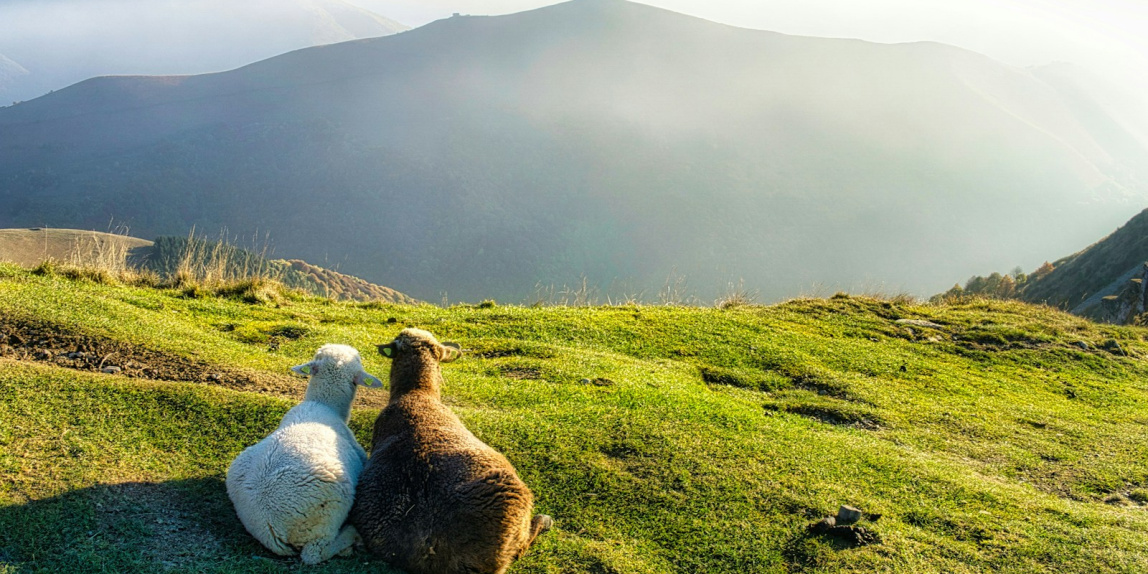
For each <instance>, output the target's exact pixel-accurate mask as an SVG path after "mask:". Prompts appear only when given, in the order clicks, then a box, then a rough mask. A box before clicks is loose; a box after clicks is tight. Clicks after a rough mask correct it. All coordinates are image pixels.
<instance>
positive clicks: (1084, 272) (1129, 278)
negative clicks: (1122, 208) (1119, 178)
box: [937, 210, 1148, 324]
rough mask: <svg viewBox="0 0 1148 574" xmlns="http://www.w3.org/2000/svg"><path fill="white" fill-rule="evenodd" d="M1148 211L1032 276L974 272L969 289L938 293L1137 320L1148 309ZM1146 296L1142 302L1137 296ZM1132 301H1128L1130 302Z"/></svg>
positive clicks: (1101, 317)
mask: <svg viewBox="0 0 1148 574" xmlns="http://www.w3.org/2000/svg"><path fill="white" fill-rule="evenodd" d="M1146 265H1148V210H1145V211H1142V212H1140V213H1139V214H1137V215H1136V216H1135V217H1133V218H1132V219H1130V220H1128V222H1127V223H1125V224H1124V225H1122V226H1120V228H1119V229H1117V230H1116V231H1114V232H1112V233H1111V234H1109V235H1108V236H1107V237H1105V238H1104V239H1101V240H1100V241H1097V242H1096V243H1093V244H1092V245H1089V246H1088V247H1086V248H1085V249H1082V250H1080V251H1078V252H1076V253H1073V254H1072V255H1069V256H1067V257H1062V258H1060V259H1057V260H1056V261H1054V262H1052V263H1047V262H1046V263H1045V264H1044V265H1043V266H1041V268H1039V269H1037V270H1036V271H1034V272H1032V273H1030V274H1027V275H1025V274H1021V275H1017V276H1015V277H1007V278H1006V277H1005V276H1003V275H1001V274H1000V273H999V272H998V273H994V274H991V275H989V276H987V277H982V276H973V277H972V278H970V279H969V280H968V281H967V282H966V283H965V285H964V287H960V286H959V285H958V286H957V287H954V288H953V289H951V290H950V291H948V292H947V293H945V294H942V295H938V296H937V297H939V298H943V297H949V296H954V295H961V294H971V295H984V296H989V297H999V298H1006V299H1019V300H1021V301H1027V302H1029V303H1039V304H1045V305H1052V306H1054V307H1058V308H1060V309H1064V310H1066V311H1071V312H1072V313H1075V314H1077V315H1081V316H1085V317H1089V318H1092V319H1097V320H1102V321H1105V322H1115V323H1121V324H1123V323H1127V322H1134V321H1136V320H1137V317H1138V316H1139V315H1141V314H1143V313H1145V312H1146V311H1148V309H1145V304H1146V303H1148V300H1145V295H1144V292H1143V286H1144V285H1145V284H1148V283H1145V281H1148V275H1146V272H1145V266H1146ZM1136 299H1140V301H1139V302H1138V303H1137V302H1136V301H1135V300H1136ZM1125 303H1127V304H1125Z"/></svg>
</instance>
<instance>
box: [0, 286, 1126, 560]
mask: <svg viewBox="0 0 1148 574" xmlns="http://www.w3.org/2000/svg"><path fill="white" fill-rule="evenodd" d="M0 317H34V318H35V319H36V320H38V321H42V322H46V323H49V324H53V325H57V326H59V328H60V329H61V330H67V331H75V332H82V333H85V334H87V335H89V336H93V337H104V338H109V339H114V340H117V341H123V342H126V343H130V344H132V345H137V346H140V347H146V348H148V349H151V350H154V351H157V352H162V353H168V354H171V355H175V356H180V357H186V358H189V359H194V360H196V361H200V362H202V363H203V364H205V365H208V366H212V365H218V366H220V367H227V368H235V369H240V368H241V369H252V370H258V371H260V372H267V373H269V374H283V373H286V369H287V368H288V367H289V366H290V365H293V364H297V363H298V362H299V361H300V360H302V359H304V358H306V357H308V356H310V355H311V354H312V353H313V352H314V350H315V349H316V348H317V347H318V346H319V345H321V344H323V343H328V342H339V343H347V344H351V345H354V346H356V347H357V348H359V349H361V350H362V351H363V352H364V359H365V364H366V367H367V369H368V370H369V371H371V372H373V373H375V374H377V375H380V376H385V375H386V370H387V367H388V365H387V363H386V361H385V360H384V359H382V358H381V357H378V356H377V355H376V354H374V353H371V352H369V350H370V349H372V348H373V345H374V344H377V343H379V342H383V341H386V340H389V338H391V337H393V336H394V335H395V334H396V333H397V332H398V331H399V330H400V329H401V328H403V327H404V326H419V327H422V328H426V329H429V330H431V331H432V332H434V333H435V334H436V335H438V336H439V338H440V339H443V340H449V341H456V342H458V343H460V344H461V345H462V346H463V348H464V349H466V350H467V351H468V352H467V354H466V356H465V357H464V359H463V360H461V361H458V362H456V363H453V364H451V365H448V366H446V367H444V371H445V376H446V388H445V399H446V400H447V402H448V403H449V404H450V405H451V406H452V408H454V409H455V410H456V412H458V413H459V415H460V416H461V417H462V418H463V420H464V421H465V422H466V424H467V425H468V427H469V428H471V429H472V430H473V431H474V432H475V433H476V434H477V435H478V436H479V437H481V438H482V439H483V440H485V441H487V442H488V443H490V444H491V445H492V446H494V447H495V448H497V449H499V450H500V451H502V452H504V453H505V454H506V455H507V456H508V457H509V458H510V460H511V461H512V462H513V463H514V464H515V466H516V467H517V469H518V470H519V472H520V474H521V475H522V476H523V478H524V480H526V482H527V483H528V484H529V485H530V486H531V487H532V488H533V489H534V492H535V495H536V499H537V505H538V510H539V511H540V512H545V513H547V514H550V515H552V516H554V518H555V521H556V528H555V530H554V531H552V532H551V533H549V534H547V535H545V536H544V537H543V538H542V539H541V542H540V544H539V545H538V546H537V547H535V548H534V549H532V550H531V552H530V553H529V555H528V556H527V557H526V558H525V559H524V560H523V561H521V562H520V563H518V564H516V565H515V566H514V567H513V568H512V572H539V573H541V572H547V573H557V572H569V573H584V572H619V573H630V572H638V573H640V572H659V573H660V572H787V571H803V570H808V571H818V572H870V571H897V572H986V571H1015V572H1047V571H1059V572H1136V571H1144V570H1145V569H1146V568H1148V507H1146V506H1143V503H1144V502H1145V501H1146V500H1148V495H1145V494H1144V493H1145V492H1148V490H1146V489H1148V365H1145V364H1144V359H1143V358H1142V357H1148V344H1145V342H1144V341H1143V337H1144V335H1145V333H1148V332H1146V331H1144V330H1142V329H1138V328H1119V327H1109V326H1098V325H1095V324H1092V323H1088V322H1085V321H1082V320H1080V319H1078V318H1075V317H1072V316H1069V315H1066V314H1062V313H1059V312H1055V311H1052V310H1049V309H1045V308H1040V307H1033V306H1028V305H1022V304H1018V303H1006V302H990V301H968V302H965V303H962V304H959V305H952V306H933V305H922V304H916V303H913V302H911V301H905V300H899V301H897V302H893V301H885V300H880V299H873V298H862V297H850V296H837V297H834V298H832V299H803V300H795V301H791V302H788V303H784V304H780V305H776V306H770V307H762V306H755V305H752V304H751V303H750V302H748V301H747V302H742V303H739V304H737V305H730V306H727V307H726V308H725V309H715V308H692V307H680V306H615V307H590V308H567V307H540V308H523V307H517V306H505V305H499V304H493V303H491V304H484V305H473V306H471V305H458V306H454V307H451V308H448V309H442V308H438V307H433V306H430V305H422V306H392V305H380V304H353V303H336V302H332V301H329V300H325V299H318V298H310V297H302V296H291V297H284V298H282V299H280V300H276V301H272V300H267V301H256V302H245V301H244V299H243V298H228V297H221V296H217V295H215V294H208V295H205V296H203V297H201V298H189V297H187V296H185V295H184V294H183V293H181V292H180V291H179V290H178V289H166V290H165V289H155V288H149V287H131V286H124V285H103V284H100V283H96V282H91V281H83V280H73V279H68V278H66V277H62V276H57V275H39V276H38V275H34V274H31V273H29V272H26V271H23V270H20V269H16V268H13V267H4V266H0ZM906 320H908V321H910V322H906ZM898 321H901V322H898ZM929 325H932V326H929ZM284 334H288V335H289V336H283V335H284ZM0 367H3V368H0V478H2V480H0V485H2V486H0V564H5V565H7V567H9V568H11V569H15V571H44V572H55V571H74V572H89V571H100V570H104V571H135V572H152V571H164V570H171V571H189V572H190V571H217V572H277V571H287V570H295V569H297V563H295V562H291V561H280V560H277V559H274V558H272V556H271V555H270V554H268V553H267V552H265V551H263V550H261V549H260V548H259V547H258V545H257V544H256V543H254V541H252V540H251V539H250V537H248V536H246V534H245V533H244V532H243V531H242V528H241V527H240V526H238V523H237V521H236V520H235V518H234V515H233V514H232V510H231V508H230V505H229V503H228V502H227V499H226V494H225V493H224V492H223V486H222V478H223V475H224V472H225V470H226V466H227V464H228V463H229V462H230V460H231V458H232V457H234V456H235V454H237V453H238V452H239V450H241V449H242V448H243V447H244V446H246V445H248V444H251V443H253V442H255V441H256V440H258V439H259V438H261V437H262V436H264V435H265V434H266V433H268V432H270V430H271V429H272V428H274V426H275V425H276V424H277V422H278V418H279V417H280V416H281V415H282V413H283V412H285V410H286V409H287V408H289V407H290V405H291V401H289V400H285V399H282V398H277V397H271V396H266V395H262V394H258V393H253V392H237V391H231V390H226V389H222V388H217V387H215V386H212V385H207V384H188V383H173V382H163V381H143V380H138V379H136V380H132V379H125V378H121V377H115V376H107V375H102V374H98V373H88V372H78V371H75V370H67V369H63V368H60V367H56V366H52V365H50V364H30V363H29V362H26V361H20V362H16V361H12V360H10V359H9V360H3V361H2V362H0ZM585 379H589V380H593V381H597V382H596V383H592V384H586V383H584V382H583V380H585ZM364 392H367V393H370V392H378V391H364ZM374 414H375V413H374V412H373V411H372V410H367V409H363V410H357V411H356V412H355V414H354V416H353V420H352V426H353V428H354V430H355V431H356V433H357V434H358V436H359V438H360V440H361V441H363V442H364V444H366V443H367V442H368V441H369V427H370V423H371V421H372V420H373V417H374ZM133 483H142V485H136V484H133ZM125 485H126V486H125ZM133 497H136V498H138V499H139V500H138V501H136V502H134V503H132V504H129V502H130V500H131V499H132V498H133ZM840 504H852V505H855V506H858V507H860V508H862V509H864V510H865V511H866V512H869V513H878V514H881V515H882V517H881V519H880V520H879V521H877V522H874V523H866V524H865V527H866V528H868V529H870V530H872V531H873V532H876V533H877V534H878V535H879V536H880V538H881V543H880V544H875V545H871V546H864V547H859V548H846V547H844V545H842V544H841V543H839V542H835V541H834V540H832V539H828V538H823V537H820V536H816V535H813V534H810V533H809V532H808V530H807V527H808V526H809V525H810V524H812V523H813V522H814V521H816V520H817V519H819V518H821V517H823V516H827V515H830V514H832V513H834V511H835V510H836V508H837V506H838V505H840ZM109 509H110V510H109ZM113 510H114V511H115V512H112V511H113ZM165 517H169V518H170V519H171V520H172V521H174V524H175V527H182V528H183V530H175V531H172V530H171V529H169V528H166V527H165V526H163V524H161V523H156V522H155V520H157V519H158V520H166V519H167V518H165ZM149 521H150V522H149ZM180 532H182V533H184V534H180ZM157 540H158V541H162V542H164V543H165V544H166V545H168V546H171V545H178V544H185V545H189V546H193V547H194V548H192V549H190V550H189V551H188V552H187V553H186V555H179V554H178V553H175V554H173V553H172V552H161V551H160V549H159V548H158V547H157V546H156V541H157ZM195 540H204V541H206V542H205V543H204V544H202V545H196V544H194V543H193V542H194V541H195ZM138 549H143V550H138ZM363 562H364V558H363V557H361V556H359V557H356V558H354V559H336V560H334V561H332V562H331V563H330V564H329V565H327V566H324V567H323V568H322V569H320V570H319V571H329V572H356V571H361V570H363V569H372V570H371V571H375V570H373V569H376V568H378V567H379V565H378V564H377V563H372V564H364V563H363ZM0 571H2V570H0Z"/></svg>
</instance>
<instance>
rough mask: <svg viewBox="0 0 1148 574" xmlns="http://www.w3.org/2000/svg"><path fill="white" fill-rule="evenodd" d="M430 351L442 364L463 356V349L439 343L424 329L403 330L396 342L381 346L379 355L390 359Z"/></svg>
mask: <svg viewBox="0 0 1148 574" xmlns="http://www.w3.org/2000/svg"><path fill="white" fill-rule="evenodd" d="M420 350H426V351H428V352H429V353H430V354H431V356H432V357H434V359H435V360H437V361H438V362H440V363H449V362H451V361H453V360H455V359H457V358H459V357H461V356H462V349H460V348H459V346H458V345H457V344H455V343H439V342H438V339H435V337H434V335H432V334H430V333H429V332H427V331H423V330H422V329H403V331H402V332H401V333H399V336H398V337H395V340H394V341H391V342H390V343H386V344H383V345H379V354H381V355H382V356H384V357H387V358H388V359H395V358H398V357H402V356H404V355H407V354H409V353H418V352H419V351H420Z"/></svg>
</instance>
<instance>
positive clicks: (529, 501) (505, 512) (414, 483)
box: [350, 329, 553, 574]
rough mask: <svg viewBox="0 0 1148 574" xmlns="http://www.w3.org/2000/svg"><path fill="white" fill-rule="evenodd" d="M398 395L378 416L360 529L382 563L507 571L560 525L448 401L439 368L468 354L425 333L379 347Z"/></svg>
mask: <svg viewBox="0 0 1148 574" xmlns="http://www.w3.org/2000/svg"><path fill="white" fill-rule="evenodd" d="M379 352H380V353H382V354H383V355H384V356H386V357H390V358H391V359H393V361H394V362H393V364H392V366H391V376H390V382H391V397H390V402H389V403H388V404H387V407H386V408H384V409H383V410H382V412H380V413H379V416H378V418H376V419H375V428H374V433H373V435H372V437H371V457H370V459H369V460H368V461H367V466H366V468H364V469H363V474H362V475H361V477H360V479H359V484H358V487H357V489H356V490H357V492H356V497H355V504H354V507H353V508H352V509H351V514H350V521H351V524H353V525H354V526H355V528H356V529H358V531H359V534H360V535H361V536H362V538H363V543H364V544H365V546H366V547H367V549H368V550H370V551H371V552H372V553H373V554H375V555H376V556H379V557H381V558H382V559H384V560H386V561H387V562H389V563H390V564H391V565H392V566H395V567H397V568H400V569H402V570H405V571H407V572H409V573H410V574H455V573H458V574H464V573H465V574H502V573H503V572H505V571H506V569H507V568H508V567H509V566H510V563H511V562H513V561H514V560H515V559H517V558H518V557H520V556H522V555H523V554H525V553H526V550H527V548H529V547H530V545H531V544H532V543H533V542H534V539H535V538H536V537H537V536H538V535H539V534H541V533H543V532H545V531H547V530H549V529H550V526H551V524H553V520H551V518H550V517H549V516H546V515H542V514H540V515H537V516H533V517H532V514H533V507H534V496H533V494H531V492H530V489H529V488H527V487H526V485H525V484H523V482H522V480H521V479H519V478H518V474H517V473H516V472H515V471H514V467H513V466H511V465H510V462H509V461H507V460H506V457H504V456H502V455H501V454H499V453H498V452H496V451H495V450H494V449H492V448H490V447H489V446H487V445H486V444H485V443H483V442H482V441H480V440H478V438H476V437H475V436H474V435H473V434H471V433H470V431H468V430H467V429H466V427H465V426H463V424H462V421H460V420H459V419H458V417H457V416H455V414H454V413H453V412H451V410H450V409H449V408H447V407H446V406H445V405H443V404H442V401H441V400H440V396H441V395H440V390H439V389H440V387H441V386H442V382H443V380H442V372H441V370H440V369H439V363H445V362H450V361H453V360H455V359H457V358H458V357H459V356H460V355H461V352H460V351H459V350H458V349H457V348H455V347H448V346H444V345H442V344H440V343H439V342H438V341H437V340H436V339H435V338H434V335H431V334H430V333H428V332H426V331H423V330H420V329H404V330H403V331H402V332H401V333H399V336H398V337H396V338H395V340H394V341H392V342H390V343H387V344H385V345H379Z"/></svg>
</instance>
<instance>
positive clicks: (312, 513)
mask: <svg viewBox="0 0 1148 574" xmlns="http://www.w3.org/2000/svg"><path fill="white" fill-rule="evenodd" d="M292 370H293V371H295V372H297V373H299V374H301V375H309V376H310V380H309V381H308V383H307V393H306V395H305V396H304V397H303V402H301V403H299V404H298V405H296V406H295V407H293V408H292V409H291V410H289V411H287V414H286V415H284V416H283V420H282V422H280V423H279V428H277V429H275V431H274V432H272V433H271V434H270V435H268V436H267V437H266V438H264V439H263V440H261V441H259V442H258V443H256V444H254V445H252V446H250V447H248V448H247V449H245V450H244V451H243V452H241V453H239V456H237V457H236V458H235V460H234V461H232V463H231V466H230V467H228V469H227V495H228V496H229V497H230V498H231V503H232V504H233V505H234V506H235V512H236V514H238V515H239V520H240V522H242V523H243V526H244V527H245V528H246V529H247V531H248V532H250V533H251V535H252V536H254V537H255V539H256V540H258V541H259V542H260V543H262V544H263V546H265V547H267V549H268V550H271V551H272V552H274V553H275V554H278V555H280V556H294V555H295V554H296V549H301V551H299V554H300V558H302V560H303V563H304V564H308V565H314V564H319V563H320V562H323V561H325V560H327V559H329V558H331V557H332V556H334V555H336V554H339V555H343V556H345V555H349V554H350V553H351V552H352V548H351V547H352V545H353V544H354V543H355V542H357V541H358V539H359V537H358V534H357V533H356V532H355V529H354V528H353V527H350V526H346V527H344V523H345V521H346V518H347V513H348V512H349V511H350V510H351V504H352V502H353V500H354V495H355V483H356V482H357V481H358V478H359V474H360V473H361V472H362V470H363V465H364V464H365V463H366V461H367V455H366V453H365V452H364V451H363V447H361V446H359V443H358V441H356V440H355V436H354V435H353V434H352V433H351V429H350V428H348V427H347V421H348V420H349V419H350V416H351V401H353V400H354V398H355V390H356V386H357V385H363V386H366V387H372V388H377V387H381V386H383V382H382V381H380V380H379V379H378V378H376V377H374V376H371V375H369V374H367V373H366V372H365V371H364V370H363V364H362V362H361V360H360V358H359V352H358V351H356V350H355V349H353V348H351V347H348V346H346V345H324V346H323V347H321V348H320V349H319V350H318V351H317V352H316V353H315V358H314V359H312V360H311V362H309V363H306V364H303V365H299V366H296V367H292Z"/></svg>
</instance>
